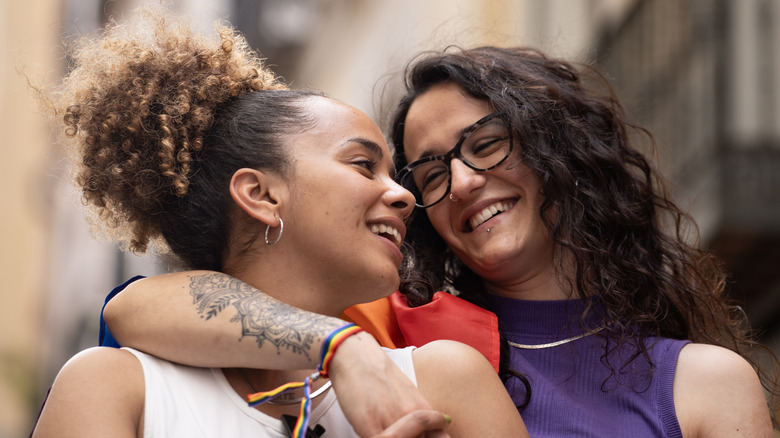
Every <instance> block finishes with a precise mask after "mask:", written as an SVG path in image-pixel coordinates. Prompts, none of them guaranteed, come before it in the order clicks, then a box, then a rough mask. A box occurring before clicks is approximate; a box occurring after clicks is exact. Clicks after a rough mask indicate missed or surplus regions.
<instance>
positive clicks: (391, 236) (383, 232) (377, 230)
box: [369, 224, 403, 248]
mask: <svg viewBox="0 0 780 438" xmlns="http://www.w3.org/2000/svg"><path fill="white" fill-rule="evenodd" d="M369 228H370V230H371V232H372V233H374V234H376V235H378V236H380V237H384V238H385V239H388V240H390V241H391V242H393V243H394V244H395V246H397V247H399V248H400V247H401V242H402V241H403V239H402V238H401V233H399V232H398V230H396V229H395V228H394V227H391V226H389V225H385V224H372V225H371V226H370V227H369Z"/></svg>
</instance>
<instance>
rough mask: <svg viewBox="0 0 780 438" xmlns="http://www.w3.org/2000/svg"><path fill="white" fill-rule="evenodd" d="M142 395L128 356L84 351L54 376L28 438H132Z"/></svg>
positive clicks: (138, 371) (139, 375)
mask: <svg viewBox="0 0 780 438" xmlns="http://www.w3.org/2000/svg"><path fill="white" fill-rule="evenodd" d="M144 397H145V391H144V377H143V369H142V367H141V364H140V362H139V361H138V360H137V359H136V358H135V356H133V355H132V354H131V353H130V352H128V351H126V350H119V349H115V348H108V347H94V348H90V349H87V350H84V351H82V352H80V353H78V354H76V355H75V356H73V357H72V358H71V359H70V360H69V361H68V362H67V363H66V364H65V365H64V366H63V367H62V369H61V370H60V372H59V374H58V375H57V378H56V379H55V381H54V384H53V385H52V388H51V391H50V393H49V397H48V399H47V401H46V404H45V406H44V408H43V410H42V412H41V417H40V419H39V421H38V424H37V426H36V430H35V435H34V436H35V437H46V436H58V437H68V436H74V437H75V436H109V435H110V436H117V437H123V436H125V437H131V436H137V431H138V427H139V425H140V424H141V420H142V414H143V407H144Z"/></svg>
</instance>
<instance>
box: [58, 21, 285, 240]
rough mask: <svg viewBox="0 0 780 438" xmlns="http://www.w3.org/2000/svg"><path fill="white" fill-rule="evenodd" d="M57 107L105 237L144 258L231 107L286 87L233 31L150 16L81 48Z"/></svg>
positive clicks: (113, 28) (78, 179)
mask: <svg viewBox="0 0 780 438" xmlns="http://www.w3.org/2000/svg"><path fill="white" fill-rule="evenodd" d="M70 56H71V59H72V65H73V68H72V70H70V72H69V73H68V74H67V76H66V77H65V78H64V80H63V83H62V85H61V87H60V89H59V91H58V92H57V93H55V94H54V95H53V99H52V100H51V105H52V107H53V109H54V113H55V115H56V117H57V119H58V121H59V122H60V123H61V126H62V128H63V129H62V130H63V134H64V135H65V138H66V140H67V142H68V143H70V144H71V145H72V146H74V147H73V149H72V151H73V152H74V153H75V157H76V159H75V160H74V161H75V163H76V166H75V168H74V173H75V175H74V176H75V183H76V185H77V187H78V188H79V189H80V190H81V191H82V197H83V202H84V204H85V205H87V206H88V207H89V208H90V209H91V210H94V213H97V216H98V217H99V218H100V219H101V222H102V223H103V224H104V225H106V226H107V227H103V228H104V229H103V231H104V232H105V233H106V234H107V236H108V237H109V238H113V239H115V240H117V241H119V242H120V243H122V244H123V245H126V246H128V247H129V249H130V250H132V251H133V252H136V253H143V252H144V251H146V250H147V246H148V244H149V243H150V240H156V239H157V238H158V237H161V225H160V221H161V220H163V219H161V216H164V215H163V214H162V213H163V204H165V203H166V202H170V201H169V200H168V201H166V199H169V198H170V197H171V195H173V197H174V198H181V197H183V196H185V195H186V194H187V193H188V191H189V190H190V184H191V178H192V174H193V163H194V162H195V161H197V160H198V154H199V153H200V152H201V151H202V150H203V148H204V139H205V137H206V136H207V135H208V134H209V130H210V128H211V126H212V124H213V122H214V117H215V112H216V111H217V109H218V108H219V107H220V105H223V104H224V103H226V102H228V101H230V100H231V99H235V98H237V97H240V96H242V95H245V94H246V93H248V92H252V91H263V90H284V89H286V88H287V87H286V85H285V84H283V83H282V82H281V81H280V80H279V78H278V77H276V76H275V75H274V74H273V73H272V72H271V71H269V70H268V69H266V68H265V67H264V64H263V60H262V59H261V58H260V57H259V56H258V55H257V54H256V52H254V51H253V50H251V49H250V47H249V45H248V44H247V42H246V40H245V39H244V38H243V37H242V36H241V35H239V34H238V33H237V32H236V31H235V30H234V29H232V28H231V27H229V26H226V25H223V24H218V25H217V28H216V34H215V35H213V36H207V35H203V34H199V33H197V32H195V31H194V30H193V28H192V25H191V24H190V23H187V22H186V21H185V20H183V19H181V18H177V17H175V16H174V15H173V14H171V13H170V12H169V11H166V10H164V9H163V8H150V7H144V8H141V9H138V10H136V11H134V13H133V14H132V16H130V17H128V18H127V19H126V20H123V21H121V22H116V21H113V20H112V21H111V23H110V24H109V25H108V26H106V28H105V29H104V30H102V31H101V33H100V34H99V35H97V36H96V37H83V38H81V39H79V40H78V41H76V44H75V46H74V49H73V50H72V52H71V53H70Z"/></svg>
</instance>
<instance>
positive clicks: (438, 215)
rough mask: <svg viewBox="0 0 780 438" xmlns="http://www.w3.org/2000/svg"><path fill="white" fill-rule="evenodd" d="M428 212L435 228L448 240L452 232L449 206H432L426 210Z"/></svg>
mask: <svg viewBox="0 0 780 438" xmlns="http://www.w3.org/2000/svg"><path fill="white" fill-rule="evenodd" d="M426 214H428V220H429V221H430V222H431V225H433V228H434V229H435V230H436V232H437V233H439V235H440V236H442V237H443V238H444V240H447V236H448V235H450V234H451V226H450V223H451V221H450V217H449V210H448V209H447V208H436V207H432V208H429V209H428V210H427V211H426Z"/></svg>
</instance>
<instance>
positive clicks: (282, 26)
mask: <svg viewBox="0 0 780 438" xmlns="http://www.w3.org/2000/svg"><path fill="white" fill-rule="evenodd" d="M149 1H153V0H149ZM155 2H157V1H155ZM141 3H143V2H141V1H137V0H117V1H105V0H25V1H17V0H0V29H2V30H0V205H2V207H1V208H2V210H3V213H2V214H0V242H1V243H0V297H2V302H1V303H2V304H1V305H0V438H6V437H22V436H27V434H28V433H29V431H30V428H31V427H32V423H33V421H34V418H35V416H36V414H37V410H38V408H39V407H40V403H41V401H42V397H43V396H44V395H45V393H46V390H47V388H48V387H49V385H50V384H51V382H52V379H53V378H54V376H55V375H56V372H57V371H58V370H59V368H60V367H61V366H62V364H63V363H64V362H65V361H66V360H67V359H68V358H69V357H70V356H71V355H73V354H74V353H76V352H77V351H80V350H82V349H84V348H87V347H90V346H93V345H95V344H96V343H97V323H98V315H99V312H100V308H101V306H102V302H103V299H104V297H105V295H106V293H107V292H108V291H109V290H110V289H111V288H113V287H114V286H115V285H118V284H120V283H122V282H124V281H125V280H126V279H128V278H130V277H132V276H134V275H137V274H147V275H148V274H154V273H156V272H162V271H164V267H163V266H161V265H159V264H158V263H155V260H154V259H153V258H152V257H149V256H147V257H137V256H135V255H131V254H125V253H122V252H121V251H119V250H118V249H116V248H115V247H114V246H112V245H110V244H108V243H105V242H102V241H99V240H96V239H95V238H94V237H93V236H91V234H90V230H89V226H88V224H87V222H86V220H85V219H84V215H83V210H82V206H81V203H80V199H79V197H78V194H77V193H76V192H75V190H74V189H73V188H72V186H71V185H70V182H69V179H68V168H67V165H66V163H65V161H64V159H63V157H62V155H61V153H60V152H59V151H58V147H57V144H56V142H55V141H54V138H53V135H51V134H50V131H49V129H50V128H49V126H48V124H47V120H46V119H45V117H44V115H43V114H41V112H40V110H39V109H38V107H37V106H36V101H35V97H34V94H33V93H32V92H31V89H30V87H29V86H28V81H27V78H29V80H30V81H32V83H33V85H46V84H50V83H54V82H56V81H58V79H59V78H60V77H61V76H62V74H63V73H64V72H65V71H66V68H67V61H68V59H67V57H66V56H64V51H63V47H64V43H63V38H64V37H66V36H73V35H78V34H88V33H90V32H93V31H94V30H95V29H97V28H100V27H102V26H103V25H104V24H105V22H106V20H107V19H108V17H110V16H112V15H113V16H120V15H121V14H123V13H124V12H126V11H128V10H131V9H133V8H135V7H137V6H138V5H139V4H141ZM170 4H171V5H172V6H173V7H174V8H175V9H177V10H179V11H181V12H183V13H186V14H188V15H191V16H192V17H193V19H194V20H195V21H196V22H197V23H198V24H199V25H200V26H202V27H203V28H204V29H209V30H210V29H213V24H214V22H215V21H216V20H217V19H224V20H225V21H227V22H229V23H231V24H232V25H234V26H235V27H237V28H238V29H239V30H240V31H241V32H242V33H243V34H244V35H245V36H246V37H247V39H248V40H249V42H250V44H251V45H252V46H253V47H254V48H255V49H257V50H258V51H259V52H260V53H261V54H262V55H263V56H264V57H265V58H267V59H268V63H269V64H270V65H272V66H274V67H273V68H274V70H275V71H276V72H277V73H278V74H280V75H282V76H284V78H285V79H286V80H287V81H288V82H291V83H292V84H293V86H296V85H298V86H305V87H310V88H315V89H320V90H323V91H324V92H326V93H327V94H329V95H330V96H332V97H334V98H337V99H339V100H342V101H344V102H346V103H348V104H350V105H353V106H355V107H357V108H359V109H361V110H363V111H364V112H366V113H368V114H369V115H371V116H372V117H374V119H375V121H377V123H378V124H379V125H380V127H382V128H385V125H386V118H387V115H388V111H389V110H390V108H392V105H393V104H394V103H395V101H396V100H397V97H398V96H399V93H400V85H401V84H400V72H401V70H402V69H403V67H404V66H405V64H406V63H407V62H408V61H409V60H410V59H412V57H413V56H414V55H416V54H418V53H420V52H421V51H423V50H428V49H441V48H444V47H446V46H449V45H459V46H464V47H472V46H476V45H484V44H492V45H501V46H507V45H526V46H531V47H535V48H539V49H542V50H543V51H545V52H547V53H549V54H552V55H556V56H563V57H565V58H568V59H570V60H573V61H578V62H583V63H587V64H590V65H593V66H595V67H596V68H597V69H599V70H600V71H601V72H603V73H604V74H605V75H606V76H607V77H608V78H609V80H610V82H611V84H612V85H613V87H614V88H615V90H616V92H617V94H618V96H619V97H620V98H621V100H622V102H623V103H624V105H625V106H626V108H627V110H628V112H629V114H630V115H631V116H632V117H633V118H634V120H636V122H637V123H638V124H639V125H642V126H644V127H646V128H648V129H649V130H650V131H651V132H652V133H653V135H654V136H655V138H656V141H657V143H658V145H657V146H658V149H657V160H658V164H659V165H660V166H661V168H662V169H663V171H664V173H665V175H666V176H667V177H668V178H669V179H670V180H671V181H672V183H673V184H674V186H673V187H672V189H673V191H674V193H675V196H676V200H677V201H678V203H679V204H680V205H681V206H683V208H684V209H687V210H689V211H690V212H691V213H692V215H693V216H694V217H695V219H696V220H697V222H698V224H699V226H700V232H701V244H702V246H704V247H706V248H710V249H712V250H713V251H715V252H716V253H717V254H718V255H719V256H720V257H721V258H722V259H723V261H724V263H725V265H726V269H727V271H728V272H729V273H730V280H731V282H730V285H729V293H730V294H731V295H732V297H733V299H734V300H736V301H738V302H740V304H741V306H742V308H743V309H744V310H745V312H746V313H747V315H748V317H749V319H750V321H751V324H752V325H753V327H755V328H756V329H757V330H758V331H759V333H760V335H761V339H762V341H763V342H765V343H766V344H768V345H769V346H770V347H771V348H772V349H773V350H774V351H775V352H776V354H780V1H778V0H686V1H680V0H171V1H170Z"/></svg>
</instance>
